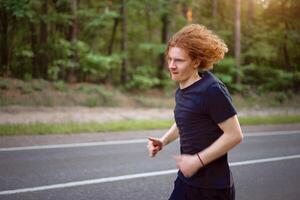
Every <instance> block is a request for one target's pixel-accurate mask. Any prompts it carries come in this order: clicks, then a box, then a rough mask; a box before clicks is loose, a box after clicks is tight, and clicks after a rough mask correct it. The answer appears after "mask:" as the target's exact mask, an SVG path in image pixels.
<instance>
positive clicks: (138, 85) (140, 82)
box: [125, 66, 160, 89]
mask: <svg viewBox="0 0 300 200" xmlns="http://www.w3.org/2000/svg"><path fill="white" fill-rule="evenodd" d="M155 72H156V70H155V68H154V67H152V66H140V67H139V68H138V69H136V71H135V73H134V74H133V75H132V78H131V79H130V80H129V81H128V83H127V84H126V86H125V87H126V88H127V89H149V88H152V87H154V86H156V85H158V84H159V83H160V80H159V79H158V78H156V77H155V75H154V74H155Z"/></svg>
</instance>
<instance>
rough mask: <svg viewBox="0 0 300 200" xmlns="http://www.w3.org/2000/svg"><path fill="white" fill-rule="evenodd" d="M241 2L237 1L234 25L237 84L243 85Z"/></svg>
mask: <svg viewBox="0 0 300 200" xmlns="http://www.w3.org/2000/svg"><path fill="white" fill-rule="evenodd" d="M240 9H241V1H240V0H235V23H234V38H235V45H234V56H235V65H236V69H237V72H238V73H237V77H236V82H237V83H238V84H239V83H241V77H240V66H241V19H240V12H241V11H240Z"/></svg>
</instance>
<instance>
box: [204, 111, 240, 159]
mask: <svg viewBox="0 0 300 200" xmlns="http://www.w3.org/2000/svg"><path fill="white" fill-rule="evenodd" d="M221 128H222V130H223V131H224V133H223V135H222V136H221V137H219V139H217V140H216V141H215V142H214V143H213V144H212V145H210V146H209V147H207V148H206V149H204V150H203V151H201V152H199V155H200V157H201V159H203V162H204V163H205V164H208V163H210V162H212V161H214V160H216V159H218V158H219V157H221V156H223V155H224V154H226V153H227V152H228V151H229V150H231V149H232V148H233V147H235V146H236V145H237V144H239V143H240V142H241V141H242V139H243V134H242V131H241V128H240V125H239V122H238V120H237V117H236V116H234V117H232V118H230V119H229V120H228V121H226V122H225V123H223V124H221Z"/></svg>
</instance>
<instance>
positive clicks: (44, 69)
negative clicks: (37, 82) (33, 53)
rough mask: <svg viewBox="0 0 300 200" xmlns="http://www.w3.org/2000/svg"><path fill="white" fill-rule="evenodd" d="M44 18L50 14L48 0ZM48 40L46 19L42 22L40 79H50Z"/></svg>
mask: <svg viewBox="0 0 300 200" xmlns="http://www.w3.org/2000/svg"><path fill="white" fill-rule="evenodd" d="M42 13H43V15H42V16H47V14H48V0H44V1H43V4H42ZM47 40H48V25H47V22H46V21H45V19H41V21H40V49H39V55H38V61H39V66H38V67H40V69H41V70H39V71H40V72H41V74H38V76H39V77H42V78H45V79H47V78H48V55H47V47H46V45H47Z"/></svg>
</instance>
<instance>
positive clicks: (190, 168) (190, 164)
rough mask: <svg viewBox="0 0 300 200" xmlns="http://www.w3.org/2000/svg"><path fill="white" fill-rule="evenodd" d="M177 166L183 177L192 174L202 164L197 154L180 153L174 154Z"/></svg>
mask: <svg viewBox="0 0 300 200" xmlns="http://www.w3.org/2000/svg"><path fill="white" fill-rule="evenodd" d="M174 159H175V161H176V166H177V168H178V169H179V170H180V171H181V172H182V173H183V175H184V176H185V177H191V176H193V175H194V174H195V173H196V172H197V171H198V170H199V169H200V168H201V167H202V164H201V162H200V160H199V158H198V156H197V155H187V154H182V155H179V156H174Z"/></svg>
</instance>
